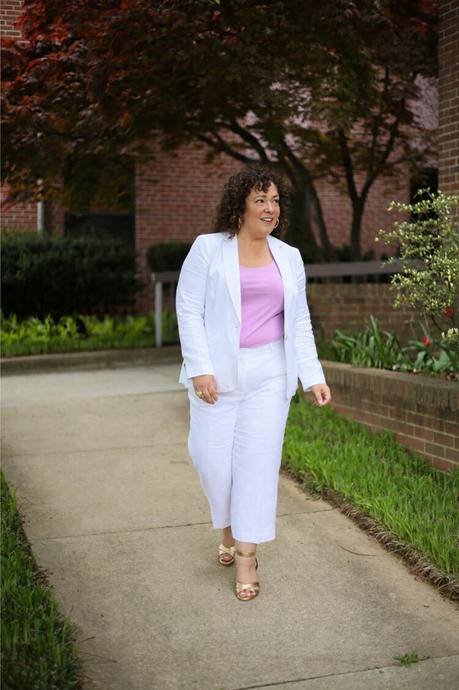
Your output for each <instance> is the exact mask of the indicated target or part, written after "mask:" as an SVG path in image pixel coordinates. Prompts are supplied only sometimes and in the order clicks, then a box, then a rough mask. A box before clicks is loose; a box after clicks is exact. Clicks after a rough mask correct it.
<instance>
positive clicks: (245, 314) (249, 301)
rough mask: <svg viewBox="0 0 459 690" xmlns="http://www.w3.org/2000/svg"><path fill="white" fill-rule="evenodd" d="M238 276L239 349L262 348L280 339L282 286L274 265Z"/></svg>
mask: <svg viewBox="0 0 459 690" xmlns="http://www.w3.org/2000/svg"><path fill="white" fill-rule="evenodd" d="M239 269H240V276H241V309H242V326H241V338H240V342H239V346H240V347H256V346H257V345H264V344H265V343H269V342H271V341H273V340H277V339H278V338H281V337H283V335H284V285H283V282H282V276H281V274H280V271H279V269H278V267H277V264H276V262H275V261H274V259H273V261H271V263H270V264H267V265H266V266H259V267H257V268H248V267H247V266H239Z"/></svg>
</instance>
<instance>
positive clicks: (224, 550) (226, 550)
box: [218, 544, 236, 565]
mask: <svg viewBox="0 0 459 690" xmlns="http://www.w3.org/2000/svg"><path fill="white" fill-rule="evenodd" d="M235 550H236V545H235V544H234V545H233V546H225V545H224V544H220V546H219V547H218V562H219V563H220V565H231V564H232V563H234V552H235ZM226 554H228V555H229V556H231V558H228V559H226V558H223V556H224V555H226Z"/></svg>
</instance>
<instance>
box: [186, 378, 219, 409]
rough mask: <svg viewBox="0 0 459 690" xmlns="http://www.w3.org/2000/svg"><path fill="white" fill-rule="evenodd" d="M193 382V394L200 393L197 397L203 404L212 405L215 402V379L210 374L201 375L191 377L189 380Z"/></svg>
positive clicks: (216, 398)
mask: <svg viewBox="0 0 459 690" xmlns="http://www.w3.org/2000/svg"><path fill="white" fill-rule="evenodd" d="M191 380H192V381H193V387H194V390H195V392H196V393H197V392H199V391H201V392H202V395H200V396H199V397H200V398H201V400H204V402H206V403H209V405H213V404H214V403H216V402H217V400H218V396H217V387H216V385H215V378H214V377H213V376H212V375H210V374H203V376H193V378H192V379H191Z"/></svg>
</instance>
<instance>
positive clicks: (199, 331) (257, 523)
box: [176, 165, 331, 601]
mask: <svg viewBox="0 0 459 690" xmlns="http://www.w3.org/2000/svg"><path fill="white" fill-rule="evenodd" d="M287 201H288V200H287V194H286V190H285V187H284V183H283V180H282V178H281V177H280V176H279V175H277V174H276V173H275V172H273V171H271V170H269V169H268V168H265V167H262V166H259V165H256V166H252V167H248V168H245V169H244V170H242V171H241V172H239V173H237V174H236V175H233V176H232V177H231V178H230V179H229V180H228V182H227V184H226V186H225V188H224V190H223V195H222V198H221V201H220V206H219V209H218V213H217V220H216V225H215V228H214V232H213V233H211V234H206V235H199V236H198V237H197V238H196V239H195V241H194V242H193V244H192V246H191V249H190V251H189V253H188V255H187V257H186V259H185V261H184V263H183V266H182V269H181V272H180V278H179V282H178V286H177V297H176V306H177V319H178V327H179V335H180V343H181V350H182V355H183V364H182V368H181V371H180V378H179V382H180V383H183V384H184V385H185V386H186V387H187V388H188V398H189V402H190V433H189V437H188V450H189V453H190V456H191V459H192V461H193V464H194V465H195V467H196V470H197V472H198V474H199V477H200V482H201V485H202V487H203V490H204V492H205V494H206V496H207V499H208V501H209V506H210V512H211V517H212V525H213V527H214V528H221V529H222V530H223V536H222V543H221V544H220V546H219V549H218V560H219V562H220V563H221V564H222V565H231V564H232V563H233V562H234V561H236V582H235V594H236V596H237V598H238V599H240V600H241V601H248V600H250V599H253V598H255V597H256V596H257V595H258V593H259V590H260V582H259V580H258V578H257V573H256V570H257V568H258V560H257V558H256V546H257V544H259V543H261V542H265V541H271V540H273V539H274V538H275V527H276V525H275V521H276V507H277V491H278V479H279V468H280V463H281V453H282V445H283V440H284V431H285V424H286V420H287V415H288V410H289V406H290V401H291V398H292V396H293V395H294V393H295V392H296V389H297V386H298V377H299V378H300V381H301V383H302V385H303V389H304V390H305V391H311V392H312V394H313V397H314V402H315V404H316V405H326V404H327V403H328V402H329V401H330V400H331V396H330V389H329V387H328V386H327V385H326V382H325V377H324V374H323V370H322V366H321V364H320V362H319V360H318V357H317V350H316V346H315V341H314V336H313V332H312V328H311V322H310V317H309V310H308V305H307V301H306V292H305V283H306V279H305V273H304V265H303V261H302V259H301V255H300V253H299V251H298V249H296V248H294V247H291V246H290V245H288V244H287V243H285V242H283V241H282V240H280V239H278V238H276V237H274V236H273V234H272V233H273V231H274V230H277V233H278V234H280V233H281V232H282V230H283V229H284V228H285V225H286V211H287Z"/></svg>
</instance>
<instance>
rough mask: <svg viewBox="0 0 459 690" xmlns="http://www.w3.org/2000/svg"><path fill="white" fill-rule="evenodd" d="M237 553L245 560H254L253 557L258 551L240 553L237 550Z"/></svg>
mask: <svg viewBox="0 0 459 690" xmlns="http://www.w3.org/2000/svg"><path fill="white" fill-rule="evenodd" d="M236 553H237V555H238V556H244V558H252V556H255V555H256V551H238V550H237V549H236Z"/></svg>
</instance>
